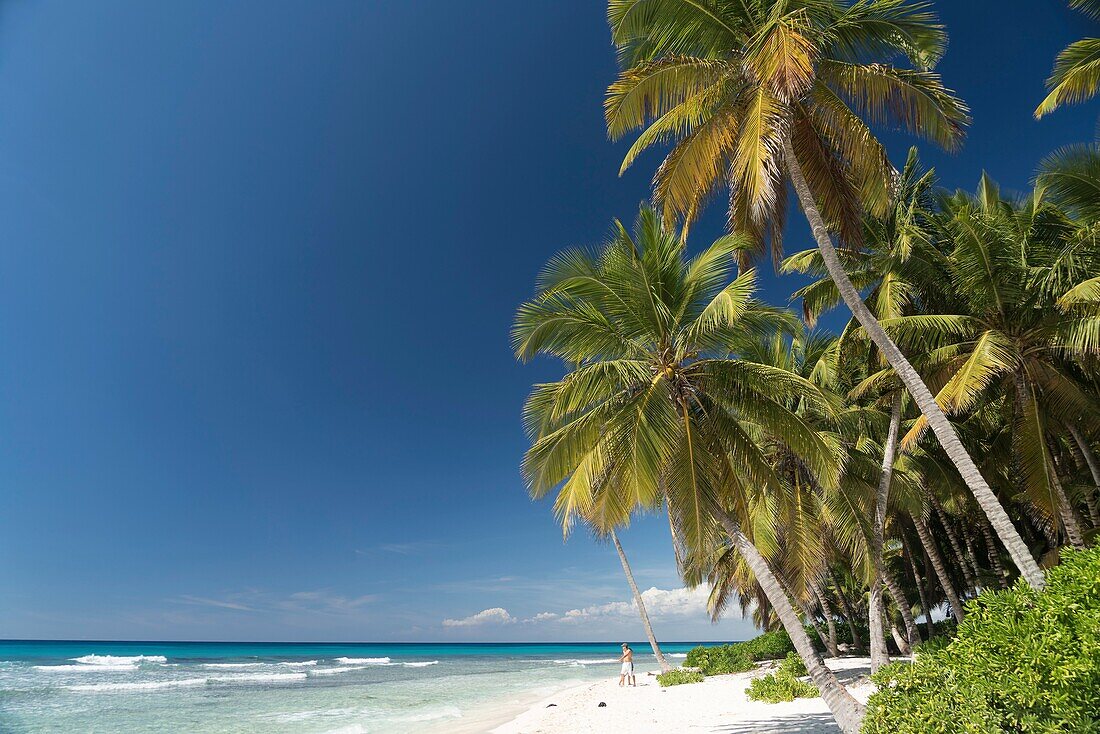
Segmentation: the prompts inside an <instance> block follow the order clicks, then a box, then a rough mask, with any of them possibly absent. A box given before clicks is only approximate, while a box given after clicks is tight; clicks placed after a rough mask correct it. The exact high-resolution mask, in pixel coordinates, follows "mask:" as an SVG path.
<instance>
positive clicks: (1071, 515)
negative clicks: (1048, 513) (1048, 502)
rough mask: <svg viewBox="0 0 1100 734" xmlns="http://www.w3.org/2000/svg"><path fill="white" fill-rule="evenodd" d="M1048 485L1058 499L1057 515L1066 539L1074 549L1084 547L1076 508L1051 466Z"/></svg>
mask: <svg viewBox="0 0 1100 734" xmlns="http://www.w3.org/2000/svg"><path fill="white" fill-rule="evenodd" d="M1050 483H1051V484H1052V485H1054V495H1055V496H1056V497H1057V498H1058V514H1059V515H1060V516H1061V517H1062V525H1063V526H1065V529H1066V539H1067V540H1069V544H1070V545H1072V546H1073V547H1074V548H1084V547H1085V535H1084V532H1082V530H1081V521H1080V519H1078V517H1077V508H1076V507H1074V506H1073V503H1072V502H1070V501H1069V497H1068V496H1066V490H1065V487H1063V486H1062V480H1060V479H1059V478H1058V472H1057V471H1056V470H1055V469H1054V467H1053V466H1052V467H1051V468H1050Z"/></svg>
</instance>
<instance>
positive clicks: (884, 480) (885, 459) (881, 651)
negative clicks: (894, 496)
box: [867, 392, 902, 673]
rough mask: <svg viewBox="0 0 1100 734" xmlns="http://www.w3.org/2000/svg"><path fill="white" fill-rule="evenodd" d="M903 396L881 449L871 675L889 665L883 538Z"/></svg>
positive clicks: (896, 400) (870, 621) (871, 606)
mask: <svg viewBox="0 0 1100 734" xmlns="http://www.w3.org/2000/svg"><path fill="white" fill-rule="evenodd" d="M901 400H902V395H901V393H900V392H899V393H896V394H895V395H894V399H893V402H892V403H891V405H890V428H889V430H887V432H886V443H884V444H883V446H882V471H881V472H880V473H879V478H878V489H877V491H876V492H875V524H874V528H872V533H873V537H872V539H871V543H872V547H871V561H872V566H873V568H872V571H871V598H870V600H869V603H868V605H867V624H868V626H869V628H870V631H871V672H872V673H875V672H878V669H879V668H881V667H882V666H883V665H886V664H888V663H889V662H890V656H889V655H888V654H887V652H886V637H885V635H883V633H882V623H883V604H882V584H883V576H885V574H884V573H883V568H882V567H883V558H882V546H883V544H884V542H885V541H884V540H883V535H884V534H885V527H886V502H887V500H888V499H889V498H890V483H891V481H892V480H893V478H894V455H895V454H896V453H897V446H898V428H899V427H900V426H901Z"/></svg>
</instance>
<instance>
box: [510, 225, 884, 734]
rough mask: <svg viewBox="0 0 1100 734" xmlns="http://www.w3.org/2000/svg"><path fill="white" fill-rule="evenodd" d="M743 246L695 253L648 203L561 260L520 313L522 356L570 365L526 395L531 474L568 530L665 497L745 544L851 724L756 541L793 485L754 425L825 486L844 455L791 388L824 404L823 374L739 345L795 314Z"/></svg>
mask: <svg viewBox="0 0 1100 734" xmlns="http://www.w3.org/2000/svg"><path fill="white" fill-rule="evenodd" d="M745 246H747V243H746V241H745V238H743V237H739V236H727V237H723V238H721V239H719V240H718V241H717V242H715V243H714V244H713V245H711V246H710V247H709V248H707V249H706V250H705V251H704V252H703V253H702V254H700V255H699V256H697V257H695V258H692V259H690V260H688V259H687V258H686V257H685V255H684V251H683V246H682V244H681V241H680V237H679V236H678V235H677V234H676V233H675V232H674V231H673V230H671V229H669V228H666V227H665V226H663V225H662V223H661V220H660V217H659V216H658V215H657V213H656V212H655V211H653V210H652V209H647V208H643V210H642V212H641V213H640V215H639V217H638V221H637V224H636V225H635V227H634V231H633V234H631V233H630V232H628V231H627V230H626V228H625V227H623V226H622V225H621V224H619V223H618V222H616V227H615V230H614V235H613V237H612V238H611V239H610V240H609V241H608V243H607V244H606V245H605V246H604V247H603V248H602V249H601V250H600V251H599V252H597V253H590V252H585V251H581V250H574V251H570V252H566V253H563V254H561V255H558V256H557V257H555V258H554V259H553V260H551V262H550V263H549V265H548V266H547V268H546V270H545V271H544V272H543V274H542V275H541V277H540V278H539V282H538V291H537V293H536V295H535V297H534V298H533V299H532V300H530V301H528V302H527V303H525V304H523V305H522V306H521V307H520V309H519V312H518V313H517V316H516V321H515V326H514V328H513V333H512V343H513V347H514V349H515V352H516V355H517V356H518V357H519V358H520V359H530V358H532V357H534V356H535V355H538V354H546V355H551V356H554V357H557V358H559V359H562V360H563V361H564V362H565V363H566V364H567V365H573V367H572V369H571V370H570V371H569V373H568V374H567V375H566V376H565V377H564V378H563V379H561V380H559V381H557V382H552V383H549V384H545V385H538V386H536V387H535V388H534V390H533V392H532V394H531V396H530V398H529V399H528V402H527V406H526V408H525V413H526V422H527V427H528V430H529V432H530V434H531V437H532V440H533V444H532V446H531V448H530V450H529V451H528V452H527V455H526V457H525V459H524V465H523V468H524V475H525V477H526V479H527V482H528V484H529V487H530V491H531V494H532V495H533V496H534V497H536V498H538V497H541V496H543V495H545V494H547V493H548V492H550V491H551V490H552V489H554V488H555V487H557V488H558V490H557V496H556V499H555V501H554V509H555V512H556V513H557V515H558V518H559V520H560V521H561V522H562V523H563V526H564V527H565V528H566V530H568V528H569V527H570V525H571V524H572V523H573V522H575V521H576V520H577V519H578V518H593V519H594V520H595V522H596V523H597V527H598V529H600V528H601V527H606V528H611V527H614V526H616V525H622V524H623V523H624V522H625V521H626V520H627V519H628V518H629V516H630V514H631V513H632V512H634V511H635V510H638V509H657V508H659V507H660V506H661V505H662V503H663V502H667V503H668V507H669V510H670V512H671V513H672V515H673V521H674V524H675V527H676V528H677V530H678V537H679V538H680V540H681V542H683V543H684V544H685V545H686V546H687V547H688V548H689V549H692V550H695V551H697V552H704V549H706V548H710V547H714V546H715V545H717V544H720V543H725V544H729V545H731V546H732V547H733V548H735V549H736V552H737V553H738V554H740V555H741V556H742V557H743V558H744V559H745V561H746V563H747V565H748V566H749V568H750V569H751V570H752V572H753V574H754V575H755V577H756V579H757V582H758V583H759V584H760V586H761V588H762V590H763V591H764V593H765V594H766V596H767V598H768V601H769V602H770V603H771V605H772V607H773V609H774V610H775V613H776V615H777V616H778V617H779V619H780V620H781V622H782V624H783V627H784V628H785V629H786V630H787V632H788V634H789V635H790V637H791V641H792V642H793V644H794V646H795V648H796V650H797V651H798V653H799V655H800V656H801V657H802V659H803V660H804V661H805V663H806V666H807V668H808V670H809V673H810V676H811V678H812V679H813V681H814V683H815V684H817V686H818V688H819V689H820V690H821V693H822V697H823V698H824V699H825V700H826V702H827V703H828V705H829V707H830V709H831V710H832V711H833V714H834V716H835V717H836V719H837V722H838V724H839V725H840V726H841V728H842V729H843V730H844V731H845V732H856V731H858V728H859V722H860V720H861V717H862V713H863V707H862V706H861V705H860V704H859V703H858V702H857V701H856V700H855V699H854V698H852V696H851V695H850V694H849V693H848V691H847V689H845V688H844V686H843V685H841V684H840V683H839V682H838V681H837V679H836V677H835V676H834V675H833V673H832V672H831V671H830V670H829V669H828V668H827V667H826V666H825V664H824V663H823V661H822V659H821V657H820V655H819V654H818V653H817V652H816V650H815V649H814V646H813V644H812V643H811V641H810V638H809V636H808V635H807V634H806V630H805V629H804V628H803V626H802V621H801V620H800V618H799V616H798V613H797V612H796V611H795V606H794V605H793V604H792V603H791V600H790V598H789V596H788V594H787V592H786V590H785V589H784V587H783V585H782V583H781V582H780V580H779V578H778V577H777V576H776V574H775V573H774V572H773V571H772V568H771V566H770V565H769V564H768V562H767V561H766V560H765V557H764V555H763V554H762V553H761V551H760V549H759V548H758V547H757V545H756V542H767V540H768V538H767V535H768V530H769V529H768V528H767V527H766V526H761V527H756V526H754V524H753V523H754V517H756V516H757V515H758V513H754V512H753V507H754V506H755V505H757V504H759V503H761V502H763V501H765V500H766V498H767V495H768V494H769V493H780V492H782V491H783V487H782V483H781V482H780V481H779V478H778V477H777V476H776V474H775V472H774V471H773V469H772V467H771V465H770V464H769V462H768V459H767V456H766V455H765V454H764V453H763V450H762V449H761V447H760V445H759V443H758V437H761V436H768V437H775V438H777V439H779V440H782V441H783V442H784V443H785V444H786V445H787V446H789V447H790V448H791V450H792V451H793V452H794V453H795V454H796V455H798V456H799V458H800V460H801V461H802V462H803V464H804V465H805V466H806V467H807V468H808V470H809V471H810V472H812V473H813V474H814V476H815V477H817V479H818V481H819V482H820V483H822V484H824V485H826V486H828V485H831V484H833V483H835V482H836V478H837V475H838V473H839V465H840V458H841V457H839V456H838V455H837V451H836V447H835V446H833V445H831V444H830V443H828V442H827V441H825V440H823V439H822V438H821V436H820V435H819V434H818V433H817V432H815V431H814V430H812V429H811V428H810V427H809V426H807V425H806V424H805V423H804V422H803V421H802V420H801V419H800V418H799V416H798V415H797V414H796V413H794V412H793V411H791V410H790V409H789V408H787V407H786V406H785V404H784V402H783V401H785V400H787V399H788V398H789V397H791V396H798V398H799V399H800V400H802V401H804V402H815V403H818V404H820V409H822V410H828V409H829V406H828V403H827V401H826V400H825V398H824V397H823V396H822V395H821V394H820V392H819V391H818V390H817V388H815V387H814V385H813V384H812V383H810V382H808V381H807V380H804V379H802V378H800V377H798V376H797V375H794V374H792V373H790V372H787V371H785V370H781V369H776V368H772V367H768V366H766V365H762V364H758V363H753V362H749V361H746V360H742V359H738V358H736V357H735V356H731V355H736V354H738V353H739V352H740V351H741V349H742V348H743V347H744V345H745V344H746V343H748V342H750V341H752V340H754V339H757V338H759V337H760V336H761V335H763V334H770V333H774V332H775V331H776V330H777V329H782V328H793V324H792V323H791V322H792V319H791V316H790V314H789V313H787V312H784V311H781V310H778V309H774V308H771V307H768V306H765V305H763V304H761V303H759V302H758V301H756V300H755V299H754V298H753V292H754V290H755V278H756V276H755V273H753V272H752V271H751V270H750V271H747V272H743V273H741V274H740V275H738V276H737V277H736V278H734V279H733V280H732V281H730V280H729V278H730V272H729V271H730V268H731V267H732V259H733V257H734V256H735V255H736V254H737V252H738V251H739V250H740V249H741V248H743V247H745ZM777 398H779V399H777ZM754 437H757V438H756V439H754Z"/></svg>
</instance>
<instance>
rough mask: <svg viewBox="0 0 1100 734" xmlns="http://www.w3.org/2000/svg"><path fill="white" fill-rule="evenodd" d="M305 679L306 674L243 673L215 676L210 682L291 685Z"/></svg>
mask: <svg viewBox="0 0 1100 734" xmlns="http://www.w3.org/2000/svg"><path fill="white" fill-rule="evenodd" d="M305 679H306V674H305V673H241V674H239V675H218V676H214V677H213V678H211V679H210V681H211V682H216V683H290V682H293V681H299V680H305Z"/></svg>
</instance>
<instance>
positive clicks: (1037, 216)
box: [883, 177, 1100, 546]
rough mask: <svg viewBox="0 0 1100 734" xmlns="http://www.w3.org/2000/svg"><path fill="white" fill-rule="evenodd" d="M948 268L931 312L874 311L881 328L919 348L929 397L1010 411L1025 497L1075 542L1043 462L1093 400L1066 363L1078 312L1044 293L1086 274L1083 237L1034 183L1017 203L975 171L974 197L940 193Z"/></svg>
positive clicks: (1078, 326)
mask: <svg viewBox="0 0 1100 734" xmlns="http://www.w3.org/2000/svg"><path fill="white" fill-rule="evenodd" d="M945 207H946V211H945V218H946V219H945V221H946V224H945V229H946V233H947V236H948V237H949V241H948V243H947V245H948V246H949V247H951V252H950V265H949V267H948V268H947V269H946V271H945V272H944V278H943V279H942V281H941V285H942V286H943V294H942V295H943V301H942V303H940V304H937V306H938V307H937V308H936V312H935V313H925V314H917V315H905V316H898V317H895V318H890V319H885V320H884V321H883V324H884V326H886V328H887V329H888V330H889V331H890V332H891V333H893V334H894V335H896V337H897V338H898V339H899V341H900V342H901V343H902V344H904V345H906V346H907V347H908V348H909V349H910V350H911V351H913V352H916V353H919V354H922V355H923V359H922V364H923V365H924V367H925V371H926V373H927V374H930V380H932V381H934V382H935V383H936V384H939V385H942V387H941V388H940V390H939V393H938V395H937V396H936V401H937V403H938V404H940V405H941V406H943V407H944V409H945V410H946V411H947V412H949V413H952V414H955V415H966V414H967V413H968V412H970V411H972V410H974V409H976V408H977V406H978V405H979V404H984V405H985V406H987V407H988V406H991V405H992V404H993V401H994V398H996V397H998V396H999V397H1000V398H1001V399H1003V400H1004V401H1006V402H1005V403H1004V406H1003V408H1004V409H1005V410H1009V411H1010V413H1011V415H1012V422H1011V425H1012V445H1013V448H1014V453H1013V457H1012V458H1013V459H1014V460H1015V461H1016V462H1017V464H1018V466H1019V467H1020V469H1021V474H1022V476H1021V477H1020V480H1021V482H1022V487H1023V489H1024V490H1025V492H1026V494H1027V497H1028V499H1029V501H1030V502H1031V504H1032V505H1033V506H1034V507H1035V508H1037V509H1038V510H1039V511H1040V512H1042V513H1045V514H1046V515H1048V516H1049V517H1051V518H1057V522H1059V523H1060V524H1061V526H1062V528H1063V529H1064V531H1065V533H1066V535H1067V537H1068V538H1069V540H1070V542H1071V543H1072V544H1073V545H1075V546H1081V545H1083V543H1084V533H1083V528H1082V527H1081V521H1080V519H1079V517H1078V513H1077V509H1076V508H1075V506H1074V503H1073V502H1072V501H1071V500H1070V499H1069V497H1068V495H1067V493H1066V491H1065V488H1064V486H1063V484H1062V482H1061V480H1060V478H1059V469H1058V467H1057V466H1056V465H1055V460H1056V454H1057V452H1055V451H1052V448H1053V447H1052V442H1054V441H1057V440H1058V436H1059V433H1060V432H1061V431H1062V430H1063V429H1062V428H1061V426H1066V425H1071V426H1073V425H1078V424H1079V423H1080V422H1081V421H1089V420H1091V421H1095V417H1096V416H1097V415H1098V414H1100V408H1098V407H1097V405H1096V400H1095V398H1094V397H1093V396H1092V395H1091V394H1090V390H1089V388H1088V386H1087V385H1084V384H1082V383H1081V382H1080V381H1079V380H1078V379H1077V376H1076V375H1075V374H1074V371H1073V369H1072V363H1071V360H1072V359H1074V358H1077V357H1087V356H1088V354H1089V351H1090V350H1089V349H1088V348H1087V347H1084V348H1083V347H1082V345H1081V336H1082V334H1086V335H1087V334H1088V332H1089V328H1090V324H1089V319H1088V318H1086V317H1078V318H1075V317H1074V314H1067V313H1063V312H1060V311H1059V310H1058V309H1057V307H1056V300H1057V298H1058V296H1059V295H1060V294H1063V293H1065V291H1066V290H1067V288H1068V287H1069V286H1071V285H1073V284H1076V283H1079V282H1080V281H1081V280H1082V279H1084V278H1087V277H1088V276H1090V275H1092V274H1093V273H1095V272H1096V270H1097V267H1098V265H1100V262H1098V259H1097V257H1096V248H1095V243H1094V241H1093V239H1092V238H1091V237H1085V238H1082V237H1081V236H1080V230H1079V229H1078V227H1077V226H1076V225H1075V224H1074V223H1073V222H1072V221H1071V220H1070V219H1068V218H1067V217H1066V216H1065V215H1064V214H1063V213H1062V212H1061V211H1060V210H1058V209H1056V208H1055V207H1053V206H1051V205H1049V204H1047V203H1046V202H1044V200H1043V198H1042V192H1041V191H1037V192H1034V193H1033V194H1032V195H1031V196H1029V197H1028V198H1027V199H1026V200H1025V201H1023V202H1022V203H1020V204H1014V203H1012V202H1009V201H1006V200H1004V199H1003V198H1002V197H1001V195H1000V192H999V190H998V188H997V186H996V185H995V184H994V183H993V182H992V181H991V180H990V179H989V178H988V177H983V178H982V181H981V184H980V185H979V188H978V193H977V195H976V196H974V197H970V196H966V195H963V194H959V195H956V196H954V197H952V198H951V199H949V200H947V201H946V202H945ZM925 426H926V423H925V421H924V419H923V418H921V419H918V420H917V421H916V422H915V424H914V425H913V427H912V428H911V429H910V430H909V433H908V434H907V435H906V437H905V438H904V439H903V444H905V445H911V444H913V443H914V442H915V441H916V440H917V439H918V438H919V436H920V434H921V432H922V431H923V430H924V428H925Z"/></svg>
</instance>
